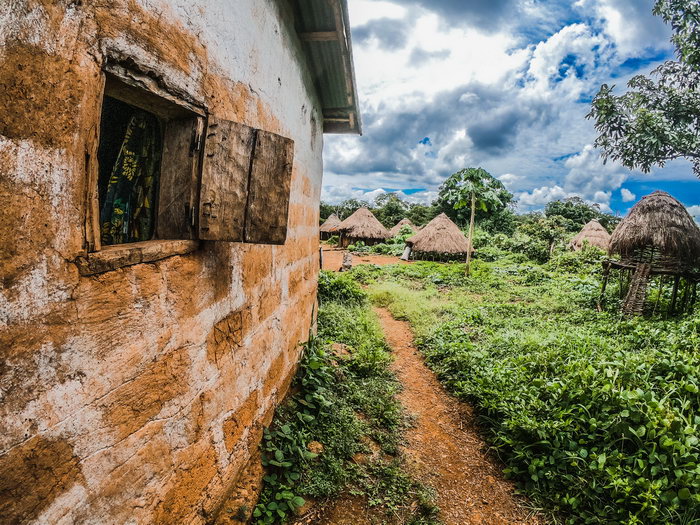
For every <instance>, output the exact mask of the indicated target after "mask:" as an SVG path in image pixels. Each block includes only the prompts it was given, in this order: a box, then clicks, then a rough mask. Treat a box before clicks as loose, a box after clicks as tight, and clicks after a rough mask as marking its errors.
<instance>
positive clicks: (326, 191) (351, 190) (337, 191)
mask: <svg viewBox="0 0 700 525" xmlns="http://www.w3.org/2000/svg"><path fill="white" fill-rule="evenodd" d="M385 193H396V194H397V195H398V197H399V198H400V199H402V200H403V201H405V202H408V203H410V204H430V203H431V202H433V201H434V200H435V199H436V198H437V196H438V192H437V191H427V190H422V191H416V192H410V193H405V192H403V191H400V190H399V191H389V190H385V189H384V188H377V189H375V190H368V189H362V188H355V187H352V186H351V185H349V184H341V185H334V186H323V188H322V190H321V200H322V201H324V202H327V203H329V204H339V203H341V202H343V201H345V200H348V199H357V200H361V201H366V202H368V203H370V204H372V203H373V202H374V200H375V199H376V198H377V197H379V196H380V195H383V194H385Z"/></svg>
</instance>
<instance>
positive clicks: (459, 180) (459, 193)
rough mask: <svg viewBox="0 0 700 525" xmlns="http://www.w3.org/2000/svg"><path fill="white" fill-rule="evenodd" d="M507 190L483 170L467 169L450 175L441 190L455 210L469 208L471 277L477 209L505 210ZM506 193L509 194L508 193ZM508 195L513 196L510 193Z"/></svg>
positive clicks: (468, 253) (468, 251)
mask: <svg viewBox="0 0 700 525" xmlns="http://www.w3.org/2000/svg"><path fill="white" fill-rule="evenodd" d="M503 191H505V188H504V187H503V184H502V183H501V181H499V180H498V179H496V178H494V177H493V176H492V175H491V174H490V173H489V172H488V171H486V170H485V169H483V168H465V169H463V170H460V171H458V172H457V173H454V174H452V175H450V177H449V178H448V179H447V180H446V181H445V182H444V184H443V185H442V186H441V188H440V195H441V196H442V197H443V198H444V201H445V202H450V203H452V206H453V208H454V209H455V210H460V209H463V208H466V207H467V206H468V207H469V233H468V234H467V244H468V248H467V269H466V273H467V275H469V271H470V267H469V266H470V263H471V256H472V240H473V238H474V215H475V213H476V209H477V208H479V209H480V210H482V211H488V210H495V209H503V208H504V207H505V203H504V202H503V201H502V200H501V198H502V194H503ZM506 193H508V192H507V191H506ZM508 195H510V196H511V199H512V195H511V194H509V193H508Z"/></svg>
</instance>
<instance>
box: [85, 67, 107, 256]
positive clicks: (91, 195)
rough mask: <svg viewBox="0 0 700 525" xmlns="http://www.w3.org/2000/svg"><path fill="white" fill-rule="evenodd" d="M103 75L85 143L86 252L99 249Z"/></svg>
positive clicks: (100, 243) (100, 245)
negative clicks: (99, 152) (99, 151)
mask: <svg viewBox="0 0 700 525" xmlns="http://www.w3.org/2000/svg"><path fill="white" fill-rule="evenodd" d="M104 85H105V75H102V76H101V77H100V90H99V92H100V95H99V97H98V100H96V101H95V106H94V107H95V114H96V115H97V120H96V121H95V122H93V125H92V126H91V127H90V131H89V132H88V138H87V140H86V143H85V184H86V186H85V248H86V252H93V251H99V250H100V248H101V247H102V242H101V238H100V196H99V192H98V179H99V176H100V168H99V163H98V161H97V154H98V149H99V145H100V126H101V121H102V103H103V100H104Z"/></svg>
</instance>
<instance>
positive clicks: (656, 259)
mask: <svg viewBox="0 0 700 525" xmlns="http://www.w3.org/2000/svg"><path fill="white" fill-rule="evenodd" d="M609 251H610V253H611V254H619V255H620V259H621V262H622V263H623V264H630V265H636V264H650V265H651V267H652V273H654V272H657V271H670V272H675V271H678V272H686V271H692V270H697V268H698V265H699V263H700V229H699V228H698V225H697V224H696V223H695V221H694V220H693V218H692V217H691V216H690V214H689V213H688V210H686V208H685V206H683V205H682V204H681V203H680V202H678V201H677V200H676V199H674V198H673V197H672V196H671V195H669V194H668V193H666V192H665V191H655V192H654V193H652V194H650V195H647V196H646V197H643V198H642V199H641V200H640V201H639V202H638V203H637V204H635V205H634V206H633V207H632V209H631V210H630V212H629V214H628V215H627V217H625V218H624V220H622V222H620V224H618V226H617V228H615V231H614V232H613V234H612V237H611V239H610V248H609Z"/></svg>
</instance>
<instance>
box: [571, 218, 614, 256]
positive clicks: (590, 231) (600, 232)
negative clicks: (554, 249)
mask: <svg viewBox="0 0 700 525" xmlns="http://www.w3.org/2000/svg"><path fill="white" fill-rule="evenodd" d="M586 242H588V244H590V245H591V246H595V247H597V248H600V249H601V250H604V251H606V252H607V251H608V247H609V246H610V234H609V233H608V230H606V229H605V228H604V227H603V225H601V224H600V223H599V222H598V221H597V220H596V219H593V220H592V221H590V222H589V223H588V224H586V225H585V226H584V227H583V228H582V229H581V231H580V232H579V233H578V234H576V236H575V237H574V238H573V239H571V242H570V243H569V248H570V249H572V250H574V251H579V250H581V249H583V246H584V244H585V243H586Z"/></svg>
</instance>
